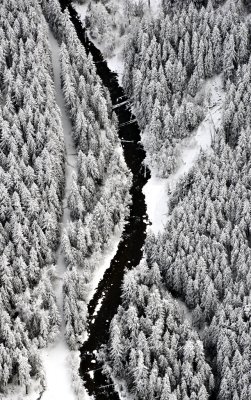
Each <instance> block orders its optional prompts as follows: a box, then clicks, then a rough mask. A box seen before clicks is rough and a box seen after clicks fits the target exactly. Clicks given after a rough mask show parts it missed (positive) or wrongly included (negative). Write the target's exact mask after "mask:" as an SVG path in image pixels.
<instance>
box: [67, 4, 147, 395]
mask: <svg viewBox="0 0 251 400" xmlns="http://www.w3.org/2000/svg"><path fill="white" fill-rule="evenodd" d="M60 3H61V7H62V9H65V8H66V7H68V9H69V12H70V16H71V20H72V22H73V24H74V27H75V29H76V32H77V34H78V37H79V39H80V41H81V42H82V44H83V45H84V47H85V49H86V52H87V53H91V54H92V57H93V61H94V62H95V64H96V68H97V73H98V75H99V76H100V78H101V79H102V81H103V84H104V85H105V86H106V87H107V88H108V89H109V92H110V96H111V99H112V104H113V105H116V104H118V103H120V102H124V101H125V100H126V96H125V94H124V91H123V89H122V88H121V87H120V86H119V83H118V80H117V74H116V73H114V72H111V71H110V69H109V68H108V66H107V63H106V61H104V59H103V56H102V54H101V52H100V51H99V50H98V49H97V48H96V47H95V46H94V44H93V43H92V42H91V41H90V40H89V38H88V37H87V35H86V31H85V29H84V28H83V27H82V24H81V22H80V20H79V17H78V14H77V12H76V11H75V9H74V8H73V7H72V6H71V4H70V1H67V0H60ZM121 99H122V100H121ZM114 111H115V112H116V114H117V117H118V121H119V131H118V134H119V137H120V139H121V141H122V146H123V151H124V157H125V161H126V163H127V166H128V167H129V168H130V170H131V171H132V174H133V185H132V188H131V191H130V193H131V196H132V204H131V205H130V215H129V218H128V222H127V224H126V225H125V228H124V231H123V235H122V238H121V241H120V243H119V246H118V250H117V253H116V255H115V257H114V258H113V259H112V261H111V264H110V267H109V268H108V269H107V270H106V272H105V274H104V276H103V279H102V280H101V281H100V283H99V285H98V288H97V291H96V293H95V295H94V297H93V299H92V300H91V301H90V303H89V306H88V312H89V317H88V321H87V323H88V328H87V331H88V339H87V341H86V342H85V343H84V344H83V346H82V348H81V349H80V350H81V365H80V374H81V376H82V378H83V380H84V384H85V387H86V389H87V390H88V392H89V394H90V395H94V397H95V398H96V399H100V400H102V399H110V400H111V399H118V398H119V397H118V394H117V393H116V392H115V391H114V389H113V385H112V383H111V382H110V381H109V379H108V378H107V377H106V376H104V375H103V374H102V373H101V368H100V367H101V366H100V364H99V363H98V361H97V360H96V358H95V353H96V351H97V350H98V349H99V348H100V346H101V345H102V344H104V343H107V341H108V338H109V325H110V322H111V320H112V318H113V316H114V315H115V313H116V311H117V308H118V306H119V304H120V302H121V300H120V296H121V283H122V280H123V276H124V274H125V270H126V268H128V269H129V268H133V267H136V266H137V265H138V264H139V262H140V260H141V259H142V255H143V245H144V242H145V238H146V227H147V224H148V222H147V214H146V203H145V196H144V194H143V192H142V188H143V186H144V185H145V184H146V182H147V181H148V179H149V178H150V172H149V171H148V170H147V169H145V168H144V166H143V161H144V158H145V151H144V149H143V148H142V145H141V144H140V143H139V141H140V130H139V127H138V124H137V122H135V121H134V122H131V123H130V124H127V123H128V122H129V121H132V120H135V117H134V115H133V114H132V113H131V111H130V110H129V109H128V108H127V105H126V104H123V105H122V106H120V107H118V108H116V109H115V110H114ZM100 303H101V306H100ZM97 306H98V308H99V307H100V308H99V310H98V312H95V309H96V310H97V308H96V307H97ZM90 371H92V374H90Z"/></svg>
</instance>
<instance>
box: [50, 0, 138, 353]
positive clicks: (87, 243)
mask: <svg viewBox="0 0 251 400" xmlns="http://www.w3.org/2000/svg"><path fill="white" fill-rule="evenodd" d="M43 7H44V10H45V13H46V15H47V16H48V19H49V22H50V24H51V27H52V29H53V30H54V31H55V33H56V36H57V37H58V38H59V40H60V42H61V71H62V88H63V93H64V98H65V104H66V108H67V111H68V113H69V116H70V119H71V122H72V130H73V132H72V134H73V140H74V144H75V146H76V151H77V161H78V162H77V171H76V175H75V176H74V177H73V183H72V188H71V192H70V194H69V196H68V207H69V209H70V213H71V219H72V222H71V223H70V224H69V226H68V227H67V230H66V232H65V234H64V237H63V248H64V253H65V260H66V262H67V264H68V266H69V272H68V273H67V275H66V279H65V283H64V292H65V304H64V308H65V318H66V337H67V339H68V342H69V344H70V346H71V347H75V346H76V344H77V342H78V337H79V335H82V334H83V331H84V323H85V319H86V306H85V299H86V291H87V290H86V289H87V285H88V283H89V281H90V277H91V273H92V271H93V270H94V268H95V261H94V262H93V260H92V259H90V256H91V255H92V254H93V253H96V252H99V251H100V250H102V249H103V248H104V245H105V244H106V243H107V242H108V241H109V238H110V237H111V234H112V233H113V231H114V227H115V226H116V225H118V224H119V223H121V222H122V221H123V220H124V219H125V217H126V216H127V213H128V209H127V208H126V206H127V205H128V203H129V201H130V195H129V188H130V184H131V175H130V173H129V171H128V169H127V167H126V164H125V162H124V160H123V158H122V157H121V153H120V149H119V142H118V134H117V120H116V116H115V114H113V113H112V104H111V99H110V96H109V93H108V90H107V89H106V88H105V87H104V86H103V85H102V82H101V80H100V78H99V77H98V76H97V73H96V68H95V65H94V63H93V61H92V57H91V55H88V56H87V54H86V52H85V49H84V47H83V46H82V45H81V42H80V40H79V39H78V37H77V34H76V32H75V29H74V27H73V25H72V22H71V20H70V16H69V13H68V11H67V10H66V11H65V12H64V13H62V12H61V10H60V6H59V4H58V3H57V2H56V1H55V2H53V3H48V2H46V1H45V2H44V5H43ZM54 17H55V18H56V23H55V18H54Z"/></svg>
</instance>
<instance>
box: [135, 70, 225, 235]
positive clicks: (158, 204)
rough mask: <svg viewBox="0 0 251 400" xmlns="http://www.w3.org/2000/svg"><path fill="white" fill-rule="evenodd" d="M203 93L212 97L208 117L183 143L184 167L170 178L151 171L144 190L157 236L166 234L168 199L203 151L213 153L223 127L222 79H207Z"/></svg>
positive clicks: (180, 148)
mask: <svg viewBox="0 0 251 400" xmlns="http://www.w3.org/2000/svg"><path fill="white" fill-rule="evenodd" d="M202 90H203V91H204V92H205V97H207V98H208V106H207V112H206V116H205V118H204V119H203V121H202V122H201V124H200V125H199V127H198V128H197V129H196V130H195V132H194V134H193V135H192V136H191V137H189V138H186V139H184V140H182V141H181V143H180V144H179V145H178V148H179V150H180V154H181V156H180V166H179V167H178V169H177V170H176V171H175V172H174V173H173V174H171V175H170V176H169V177H168V178H166V179H165V178H158V177H157V173H156V171H154V170H151V175H152V176H151V178H150V179H149V181H148V182H147V184H146V185H145V186H144V188H143V192H144V194H145V197H146V204H147V213H148V216H149V219H150V221H151V222H152V225H151V226H149V227H148V229H151V230H152V231H153V232H154V233H155V234H157V233H158V232H160V231H162V230H163V228H164V226H165V224H166V222H167V220H168V218H169V217H170V216H169V209H168V200H169V198H170V195H171V194H172V193H173V191H174V189H175V187H176V184H177V182H178V181H179V179H180V178H181V177H182V176H184V175H185V174H186V173H188V172H189V170H190V169H191V167H192V166H193V165H194V164H195V162H196V160H197V159H198V156H199V154H200V151H201V150H204V151H209V150H210V147H211V142H212V138H213V135H214V132H215V130H216V129H217V128H219V127H220V125H221V119H222V105H223V102H224V92H223V82H222V78H221V76H216V77H214V78H212V79H209V80H207V82H206V83H205V85H204V86H203V88H202Z"/></svg>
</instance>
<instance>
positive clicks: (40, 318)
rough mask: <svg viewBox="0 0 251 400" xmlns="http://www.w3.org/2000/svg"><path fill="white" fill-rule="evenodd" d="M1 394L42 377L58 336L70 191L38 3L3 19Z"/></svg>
mask: <svg viewBox="0 0 251 400" xmlns="http://www.w3.org/2000/svg"><path fill="white" fill-rule="evenodd" d="M0 98H1V107H0V391H4V390H5V387H6V385H7V384H8V383H10V382H12V383H18V384H20V385H21V386H26V388H27V390H28V388H29V383H30V378H31V377H35V378H38V377H39V376H41V372H42V371H41V362H40V359H39V357H38V352H37V349H38V348H40V347H44V346H45V345H47V344H48V343H49V342H50V341H52V340H53V339H54V337H55V335H56V334H57V331H58V326H59V322H60V321H59V314H58V310H57V306H56V301H55V295H54V293H53V289H52V284H51V280H50V270H51V269H52V268H53V265H54V263H55V250H56V249H57V247H58V240H59V219H60V218H61V215H62V204H61V200H62V195H63V190H64V148H63V136H62V127H61V120H60V114H59V110H58V107H57V105H56V102H55V96H54V85H53V81H52V65H51V59H50V53H49V50H48V41H47V33H46V23H45V20H44V19H43V17H41V9H40V6H39V4H38V2H37V1H32V2H31V1H29V0H23V1H21V2H16V1H15V0H3V1H2V3H1V13H0Z"/></svg>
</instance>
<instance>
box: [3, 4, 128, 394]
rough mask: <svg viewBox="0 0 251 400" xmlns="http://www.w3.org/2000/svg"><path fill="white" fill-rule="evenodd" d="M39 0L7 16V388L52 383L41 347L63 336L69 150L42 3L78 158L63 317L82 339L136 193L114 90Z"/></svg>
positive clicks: (55, 8)
mask: <svg viewBox="0 0 251 400" xmlns="http://www.w3.org/2000/svg"><path fill="white" fill-rule="evenodd" d="M40 3H41V2H38V1H33V2H31V1H30V0H24V1H23V2H18V3H17V2H15V1H12V0H10V1H9V0H8V1H4V2H3V4H2V5H1V16H0V19H1V23H0V33H1V34H0V41H1V46H0V93H1V100H0V101H1V106H0V152H1V153H0V186H1V193H0V238H1V240H0V258H1V262H0V271H1V272H0V314H1V315H0V391H3V392H5V393H7V391H8V388H9V384H15V385H20V386H21V387H25V388H26V391H27V392H28V391H29V390H30V387H31V383H32V380H34V379H38V381H39V380H40V383H41V384H42V385H43V386H44V384H45V378H46V376H44V371H43V366H42V363H41V360H40V355H39V351H38V350H39V349H40V348H42V347H46V346H47V345H48V344H49V343H51V342H53V341H54V339H55V338H56V336H57V335H58V333H59V328H60V325H61V321H60V316H59V312H58V305H57V302H56V297H55V294H54V290H55V289H54V279H55V278H56V276H57V266H56V265H55V264H56V262H57V260H58V249H59V244H60V243H59V240H60V233H61V232H60V231H61V224H60V222H62V214H63V213H62V211H63V209H62V208H63V203H62V200H63V198H64V195H65V176H64V173H65V171H64V169H65V162H66V155H65V144H64V137H63V132H62V125H61V115H60V111H59V109H58V106H57V105H56V101H55V87H54V82H53V79H54V75H53V69H52V62H51V54H50V48H49V43H48V27H47V24H46V22H45V19H44V16H43V12H44V15H45V16H46V17H47V18H48V20H50V22H51V28H52V30H53V31H54V34H55V36H56V37H57V39H58V41H59V43H60V44H61V75H62V87H63V93H64V98H65V104H66V107H67V111H68V113H69V117H70V119H71V122H72V126H73V141H74V145H75V147H76V151H77V160H78V161H77V174H76V176H74V177H73V185H72V188H71V191H70V194H69V195H68V206H67V207H68V208H69V212H70V216H71V222H69V224H68V225H67V228H66V230H65V232H64V234H63V242H62V246H61V247H63V249H64V255H65V260H66V263H67V265H68V271H67V273H66V274H65V276H64V284H63V292H64V316H63V317H64V320H65V321H64V324H63V326H66V332H65V335H66V339H67V341H68V344H69V346H70V347H71V348H77V346H78V345H79V344H80V341H81V340H82V337H83V335H84V331H85V319H86V308H87V307H86V303H87V298H88V290H89V283H90V281H91V279H92V273H93V271H94V270H95V256H96V255H97V254H98V253H101V252H102V251H103V249H104V247H105V245H106V244H107V243H108V242H109V239H110V237H111V235H112V233H113V232H114V228H115V226H118V225H123V221H124V219H125V218H126V216H127V212H128V211H127V205H128V203H129V201H130V195H129V189H130V185H131V176H130V173H129V171H128V169H127V167H126V164H125V162H124V159H123V157H122V151H121V147H120V143H119V140H118V136H117V121H116V118H114V116H113V113H112V105H111V100H110V97H109V94H108V92H107V90H106V89H105V88H104V87H103V85H102V82H101V81H100V79H99V78H98V77H97V75H96V69H95V65H94V63H93V62H92V59H91V57H90V56H87V55H86V53H85V50H84V48H83V47H82V46H81V44H80V42H79V40H78V38H77V36H76V34H75V31H74V28H73V26H72V25H71V22H70V19H69V15H68V14H67V12H65V13H63V12H62V11H61V9H60V6H59V3H58V2H57V1H54V2H48V3H47V2H46V1H44V2H42V4H41V5H42V8H41V6H40ZM42 9H43V11H42ZM91 256H93V257H91ZM60 279H62V277H60ZM45 372H46V371H45ZM58 384H60V383H58ZM20 393H21V392H20Z"/></svg>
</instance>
